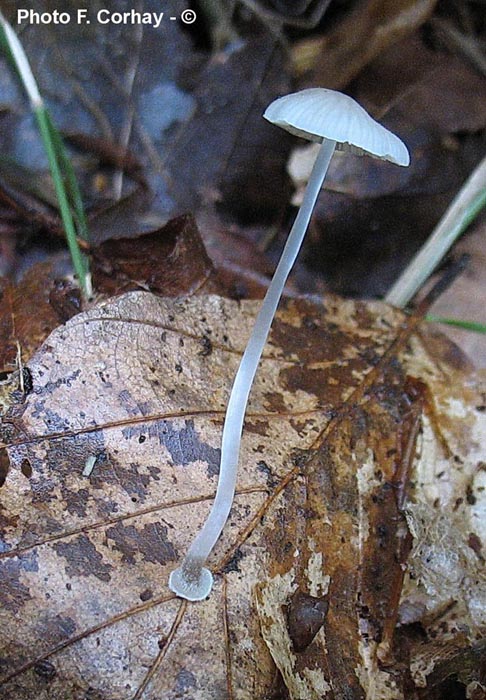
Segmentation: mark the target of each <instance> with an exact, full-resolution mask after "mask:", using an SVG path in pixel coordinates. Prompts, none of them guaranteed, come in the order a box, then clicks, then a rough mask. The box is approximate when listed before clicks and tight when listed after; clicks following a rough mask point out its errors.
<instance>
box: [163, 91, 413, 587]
mask: <svg viewBox="0 0 486 700" xmlns="http://www.w3.org/2000/svg"><path fill="white" fill-rule="evenodd" d="M264 117H265V119H268V121H270V122H272V123H273V124H276V125H278V126H281V127H282V128H284V129H286V130H287V131H290V133H292V134H296V135H297V136H302V137H303V138H306V139H309V140H310V141H318V142H320V143H321V144H322V145H321V147H320V150H319V153H318V155H317V159H316V161H315V164H314V167H313V170H312V173H311V175H310V178H309V182H308V184H307V188H306V191H305V194H304V198H303V201H302V205H301V207H300V209H299V212H298V214H297V217H296V219H295V221H294V224H293V226H292V229H291V231H290V234H289V237H288V239H287V243H286V245H285V248H284V250H283V253H282V256H281V258H280V261H279V263H278V265H277V269H276V270H275V274H274V276H273V279H272V281H271V283H270V286H269V288H268V291H267V293H266V295H265V299H264V300H263V303H262V306H261V309H260V312H259V314H258V316H257V318H256V321H255V325H254V327H253V331H252V334H251V336H250V339H249V340H248V344H247V346H246V349H245V351H244V353H243V357H242V359H241V362H240V366H239V368H238V371H237V373H236V377H235V380H234V383H233V387H232V390H231V395H230V398H229V401H228V408H227V411H226V418H225V423H224V428H223V437H222V446H221V465H220V472H219V481H218V487H217V491H216V497H215V500H214V503H213V507H212V509H211V512H210V514H209V516H208V519H207V520H206V522H205V524H204V526H203V528H202V530H201V532H200V533H199V534H198V535H197V537H196V539H195V540H194V542H193V543H192V545H191V546H190V548H189V550H188V552H187V554H186V557H185V558H184V560H183V562H182V564H181V566H180V567H179V568H178V569H176V570H175V571H173V572H172V573H171V575H170V578H169V587H170V589H171V590H172V591H173V592H174V593H176V594H177V595H178V596H180V597H182V598H186V599H187V600H191V601H196V600H203V599H204V598H206V597H207V596H208V594H209V593H210V591H211V588H212V585H213V576H212V574H211V572H210V571H209V569H207V568H206V567H205V566H204V564H205V563H206V560H207V558H208V556H209V554H210V553H211V551H212V549H213V547H214V545H215V544H216V542H217V540H218V539H219V536H220V535H221V532H222V530H223V527H224V525H225V523H226V520H227V518H228V515H229V513H230V510H231V506H232V503H233V498H234V494H235V487H236V473H237V468H238V457H239V449H240V442H241V434H242V431H243V420H244V417H245V411H246V405H247V402H248V396H249V393H250V389H251V386H252V384H253V379H254V377H255V373H256V370H257V367H258V363H259V362H260V358H261V355H262V352H263V348H264V346H265V343H266V341H267V336H268V333H269V331H270V326H271V324H272V321H273V317H274V316H275V312H276V310H277V306H278V303H279V301H280V297H281V296H282V292H283V289H284V286H285V282H286V280H287V277H288V275H289V273H290V270H291V269H292V266H293V264H294V262H295V259H296V257H297V254H298V252H299V249H300V246H301V244H302V241H303V238H304V235H305V232H306V230H307V226H308V224H309V220H310V217H311V214H312V210H313V208H314V204H315V202H316V200H317V196H318V194H319V191H320V189H321V187H322V183H323V181H324V177H325V175H326V172H327V169H328V166H329V163H330V160H331V158H332V156H333V153H334V151H335V149H339V150H350V151H351V152H352V153H356V154H359V155H362V154H364V153H367V154H369V155H371V156H373V157H375V158H380V159H382V160H389V161H391V162H392V163H395V164H397V165H408V164H409V161H410V158H409V154H408V151H407V148H406V146H405V145H404V144H403V143H402V141H400V139H399V138H398V137H397V136H395V135H394V134H392V133H391V132H390V131H388V129H385V127H383V126H381V124H378V122H376V121H375V120H374V119H372V118H371V117H370V116H369V114H368V113H367V112H366V111H365V110H364V109H363V108H362V107H361V106H360V105H359V104H358V103H357V102H355V100H353V99H352V98H351V97H348V96H347V95H343V94H342V93H340V92H336V91H334V90H327V89H325V88H311V89H308V90H302V91H301V92H296V93H293V94H291V95H286V96H285V97H281V98H279V99H277V100H275V101H274V102H272V103H271V104H270V106H269V107H268V108H267V110H266V112H265V114H264Z"/></svg>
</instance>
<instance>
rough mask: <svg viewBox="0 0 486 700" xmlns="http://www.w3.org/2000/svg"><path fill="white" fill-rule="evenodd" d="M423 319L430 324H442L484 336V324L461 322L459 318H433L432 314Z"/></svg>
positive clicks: (485, 332)
mask: <svg viewBox="0 0 486 700" xmlns="http://www.w3.org/2000/svg"><path fill="white" fill-rule="evenodd" d="M425 319H426V320H427V321H430V322H432V323H443V324H445V325H446V326H455V327H456V328H464V330H466V331H473V332H474V333H484V334H486V324H484V323H476V322H475V321H463V320H461V319H460V318H443V317H442V316H435V315H434V314H427V316H426V317H425Z"/></svg>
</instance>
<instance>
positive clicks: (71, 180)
mask: <svg viewBox="0 0 486 700" xmlns="http://www.w3.org/2000/svg"><path fill="white" fill-rule="evenodd" d="M0 45H1V46H2V47H3V48H4V50H5V52H6V54H7V57H8V58H9V59H10V60H11V61H12V62H13V64H14V66H15V68H16V71H17V73H18V75H19V77H20V79H21V81H22V84H23V86H24V88H25V90H26V92H27V94H28V96H29V100H30V103H31V107H32V110H33V112H34V114H35V117H36V121H37V125H38V128H39V132H40V135H41V138H42V141H43V144H44V148H45V151H46V154H47V159H48V162H49V168H50V170H51V174H52V179H53V182H54V187H55V191H56V196H57V200H58V204H59V211H60V213H61V219H62V222H63V226H64V230H65V233H66V240H67V243H68V247H69V251H70V254H71V258H72V261H73V267H74V271H75V273H76V275H77V277H78V279H79V283H80V285H81V289H82V290H83V293H84V294H85V296H87V297H90V296H91V294H92V288H91V276H90V273H89V261H88V258H87V257H86V256H85V255H84V254H83V253H82V252H81V250H80V248H79V244H78V237H79V238H82V239H84V240H86V241H87V240H88V226H87V221H86V216H85V213H84V208H83V204H82V199H81V194H80V191H79V188H78V185H77V182H76V177H75V175H74V170H73V167H72V165H71V162H70V160H69V158H68V157H67V155H66V151H65V148H64V144H63V141H62V139H61V136H60V134H59V132H58V131H57V129H56V127H55V126H54V124H53V122H52V119H51V118H50V115H49V113H48V111H47V109H46V107H45V105H44V102H43V100H42V97H41V95H40V93H39V89H38V87H37V83H36V80H35V78H34V75H33V73H32V70H31V68H30V65H29V62H28V59H27V56H26V54H25V51H24V50H23V48H22V45H21V43H20V41H19V39H18V37H17V35H16V34H15V32H14V31H13V29H12V27H11V26H10V24H9V23H8V22H7V21H6V19H5V18H4V16H3V15H2V13H1V12H0Z"/></svg>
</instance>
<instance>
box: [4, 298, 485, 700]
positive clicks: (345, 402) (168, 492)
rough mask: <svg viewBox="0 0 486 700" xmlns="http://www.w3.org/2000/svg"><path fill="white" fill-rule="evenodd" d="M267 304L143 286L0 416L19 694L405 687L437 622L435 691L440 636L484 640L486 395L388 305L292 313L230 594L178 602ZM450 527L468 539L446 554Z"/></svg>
mask: <svg viewBox="0 0 486 700" xmlns="http://www.w3.org/2000/svg"><path fill="white" fill-rule="evenodd" d="M257 307H258V303H255V302H234V301H230V300H227V299H223V298H220V297H217V296H201V297H194V298H190V299H184V298H182V299H172V300H171V299H162V298H158V297H155V296H152V295H151V294H149V293H146V292H130V293H128V294H126V295H124V296H121V297H119V298H118V299H115V300H114V301H108V302H105V303H102V304H100V305H98V306H96V307H94V308H93V309H91V310H89V311H86V312H85V313H83V314H79V315H77V316H75V317H74V318H72V319H71V320H70V321H68V322H67V323H66V324H65V325H64V326H61V327H59V328H58V329H56V330H54V332H53V333H51V335H50V336H49V337H48V339H47V340H46V342H45V343H44V344H43V345H42V346H41V348H40V349H39V351H38V352H37V353H36V354H35V355H34V357H33V358H32V359H31V361H30V362H29V363H28V368H29V371H30V373H31V376H32V391H31V392H30V393H29V394H28V395H26V396H24V397H23V400H19V402H17V403H15V404H14V405H12V406H11V407H10V409H9V410H8V412H7V414H6V416H5V417H4V418H3V421H2V426H1V430H2V432H1V435H2V440H3V443H4V447H3V448H2V450H1V454H2V464H3V465H4V466H5V467H6V468H8V467H9V469H8V474H5V477H6V479H5V484H4V486H3V487H2V492H1V495H2V505H1V510H0V522H1V524H2V530H3V536H2V547H3V552H2V554H1V555H0V562H1V567H2V576H1V581H2V584H1V585H2V610H1V613H0V614H1V626H2V632H3V634H2V646H3V649H2V652H1V658H2V663H1V669H2V674H3V683H2V695H3V697H5V698H7V699H9V700H10V699H12V700H23V698H32V697H36V698H44V697H45V698H49V699H50V700H52V699H54V700H55V699H56V698H65V697H69V698H73V700H74V699H76V698H85V697H86V696H87V694H88V695H89V694H91V695H89V697H96V698H103V700H107V699H108V698H110V699H111V698H113V700H114V699H115V698H116V699H117V700H123V699H125V698H126V699H127V700H128V699H129V698H130V699H131V700H132V699H133V700H135V699H137V698H140V699H142V698H143V699H144V700H149V699H151V700H152V699H153V700H155V699H156V698H157V699H158V698H161V697H163V698H164V699H165V698H167V699H168V700H170V699H172V698H174V699H175V698H184V697H186V698H191V699H192V700H197V699H198V698H201V699H204V700H209V699H211V698H214V700H216V699H218V700H220V699H222V698H228V699H229V700H230V699H231V700H236V699H238V700H239V699H241V700H246V699H247V698H248V700H249V699H250V698H252V699H255V698H261V699H262V700H263V698H266V697H270V696H271V694H272V693H274V692H277V689H278V687H279V686H278V684H279V683H280V688H281V684H282V680H280V681H278V678H279V674H280V677H281V679H283V684H284V685H285V687H286V688H287V690H288V693H289V695H290V698H292V699H293V700H307V699H309V700H313V699H317V698H323V697H329V698H341V697H345V696H346V697H353V698H361V697H365V694H366V693H368V697H382V698H404V697H407V696H406V695H404V693H405V690H404V687H405V685H406V682H409V681H408V679H409V676H410V673H411V672H410V671H409V670H406V668H405V669H404V666H403V664H402V665H400V663H398V661H397V658H395V657H394V643H395V641H396V638H397V636H398V637H399V635H400V634H401V631H400V632H399V633H398V635H397V633H396V631H395V626H396V624H397V623H401V624H402V627H403V630H406V625H407V624H408V623H412V622H417V621H419V622H420V621H423V624H424V626H425V627H426V625H427V624H429V625H430V631H431V637H430V638H427V640H426V641H423V640H422V641H421V645H418V647H419V648H417V649H412V652H411V654H412V656H411V658H410V661H409V668H412V671H413V673H415V675H414V676H413V678H414V680H415V681H416V682H417V684H418V685H420V684H421V683H423V680H424V678H426V676H427V674H428V669H432V668H433V667H434V663H433V660H434V659H435V660H436V661H437V663H438V662H439V660H440V653H439V652H438V653H437V655H436V656H435V657H434V656H433V655H432V659H433V660H432V661H430V658H429V666H427V668H425V670H424V668H423V665H422V666H421V665H420V658H422V657H423V656H424V654H425V653H426V652H427V650H428V644H427V642H431V640H432V639H434V644H435V645H437V644H438V643H440V642H441V641H442V640H444V643H445V641H450V640H452V641H457V639H458V637H460V640H459V641H460V643H459V642H458V647H461V644H462V648H463V649H467V648H469V647H471V645H473V644H474V643H475V642H476V641H477V639H478V638H480V637H481V630H482V629H484V625H485V617H486V607H485V600H484V597H485V595H486V589H485V586H484V557H483V553H482V552H483V551H484V550H483V549H482V548H483V547H484V537H485V533H484V532H483V530H482V526H481V525H480V522H481V521H480V517H479V516H480V513H481V511H482V509H483V508H484V489H483V487H482V486H481V484H482V479H483V474H484V447H483V438H482V435H483V434H484V427H485V426H484V422H485V413H484V403H485V388H484V386H482V388H481V383H480V378H475V377H474V376H473V375H472V374H471V373H470V367H469V366H467V365H464V363H463V361H462V360H461V357H460V356H457V355H455V354H454V352H453V349H452V346H451V345H450V344H448V343H447V342H445V341H444V340H437V338H435V337H434V338H429V336H428V335H427V334H426V333H425V332H424V331H419V332H418V333H415V332H414V331H415V330H416V329H415V326H416V319H414V318H413V317H412V318H410V319H407V318H406V317H405V316H404V315H402V314H401V313H399V312H397V311H394V310H392V309H391V308H389V307H386V306H385V305H383V304H380V303H371V302H370V303H366V304H365V303H363V302H352V301H341V300H338V299H335V298H332V297H330V298H329V299H328V300H326V301H325V302H324V304H321V303H319V304H317V303H313V302H312V301H308V300H307V301H306V300H302V299H296V300H292V301H287V302H286V303H285V305H284V306H283V308H282V309H281V310H280V312H279V316H278V319H277V321H276V322H275V325H274V327H273V330H272V334H271V340H270V343H269V345H268V346H267V349H266V352H265V356H264V358H263V360H262V365H261V367H260V370H259V373H258V374H257V379H256V384H255V387H254V389H253V392H252V395H251V399H250V407H249V411H248V415H247V419H246V428H245V433H244V440H243V451H242V456H241V462H240V472H239V478H238V487H237V496H236V500H235V503H234V506H233V509H232V514H231V519H230V522H229V524H228V526H227V527H226V528H225V530H224V533H223V536H222V538H221V540H220V542H219V543H218V544H217V547H216V549H215V551H214V553H213V554H212V556H211V561H210V566H211V569H212V570H213V572H214V573H215V578H216V585H215V588H214V592H213V593H212V594H211V596H210V597H209V599H208V600H206V601H204V602H202V603H197V604H187V603H186V602H182V601H180V600H179V599H177V598H175V597H174V596H173V595H172V594H171V592H170V591H169V589H168V586H167V579H168V575H169V573H170V571H171V570H172V569H173V568H175V566H176V565H177V563H178V562H179V561H180V559H181V556H182V555H183V554H184V552H185V550H186V548H187V544H188V543H189V542H190V540H191V539H192V537H193V534H194V532H195V531H196V530H197V529H199V528H200V527H201V526H202V523H203V522H204V519H205V517H206V516H207V514H208V512H209V507H210V503H211V499H212V497H213V495H214V491H215V487H216V481H217V474H218V467H219V441H220V433H221V428H222V420H223V415H224V410H225V405H226V400H227V395H228V391H229V388H230V384H231V380H232V377H233V374H234V371H235V369H236V367H237V364H238V361H239V356H240V354H241V352H242V350H243V347H244V344H245V341H246V337H247V335H248V333H249V331H250V328H251V325H252V322H253V317H254V315H255V313H256V311H257ZM432 356H434V357H435V358H436V359H432ZM481 392H482V393H481ZM481 430H482V431H483V432H482V433H481ZM5 470H6V469H5ZM5 470H4V471H5ZM405 495H408V498H409V499H410V502H411V504H412V505H410V506H407V508H406V509H405ZM449 514H450V517H448V515H449ZM428 523H430V525H429V524H428ZM434 523H435V525H434ZM409 531H410V532H411V533H412V534H413V535H414V536H415V541H414V542H412V539H411V537H410V534H409ZM444 532H447V533H449V532H451V533H453V535H451V543H454V544H457V545H458V546H457V547H454V549H452V548H449V547H448V544H449V543H448V540H447V539H446V540H445V541H444V546H443V547H442V549H437V548H436V544H437V542H436V539H437V535H438V534H439V533H440V534H441V536H443V534H444ZM434 548H435V549H434ZM431 551H433V552H434V551H435V552H436V554H435V555H434V556H435V557H436V558H435V560H434V559H432V564H430V552H431ZM458 557H459V559H458ZM407 561H408V565H407ZM441 566H442V567H445V568H446V570H447V571H448V572H449V577H448V580H447V581H445V582H444V581H443V580H442V579H443V578H444V577H443V576H442V579H441V575H440V572H441ZM406 569H407V570H408V572H409V573H407V574H406V571H405V570H406ZM404 577H405V580H404ZM451 581H452V584H451ZM473 581H475V582H476V584H475V587H474V589H473V592H471V593H468V595H464V593H465V592H466V591H468V590H469V588H470V585H471V582H473ZM402 587H403V591H404V594H403V598H402V602H401V604H400V596H401V594H402ZM451 606H452V607H451ZM454 608H455V609H456V613H457V610H458V609H459V610H460V611H461V615H460V617H459V618H458V617H457V616H456V615H455V614H453V613H451V609H452V610H453V609H454ZM417 610H419V611H420V612H419V613H417ZM410 611H415V613H414V614H415V617H414V614H413V613H412V612H410ZM434 616H435V623H433V622H432V618H434ZM422 618H424V620H423V619H422ZM427 620H428V621H429V622H428V623H427ZM444 630H445V631H444ZM403 634H405V632H404V633H403ZM439 649H440V644H439ZM414 654H415V656H414ZM421 655H422V656H421ZM414 663H415V666H414ZM405 666H406V665H405ZM46 669H47V670H46ZM277 669H278V672H277Z"/></svg>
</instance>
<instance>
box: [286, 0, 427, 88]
mask: <svg viewBox="0 0 486 700" xmlns="http://www.w3.org/2000/svg"><path fill="white" fill-rule="evenodd" d="M436 2H437V0H394V2H384V1H383V0H366V2H362V3H358V4H357V5H356V6H355V7H354V8H353V9H352V11H351V12H348V13H346V14H345V15H344V17H343V18H342V20H341V21H340V22H339V23H337V24H336V25H335V26H333V27H332V28H331V29H330V30H329V31H328V32H327V33H326V34H324V36H322V37H318V38H311V39H303V40H302V41H301V42H299V43H297V44H296V45H295V46H294V48H293V58H294V62H295V64H296V67H297V70H298V72H299V73H300V74H301V75H302V74H305V84H306V85H307V86H308V87H310V86H314V87H315V86H316V85H320V86H322V87H328V88H333V89H336V90H341V89H342V88H343V87H345V86H346V85H347V84H348V83H349V82H350V81H351V80H352V79H353V78H355V77H356V76H357V75H358V73H359V72H360V71H361V70H362V69H363V68H364V67H365V66H366V65H367V64H368V63H370V61H372V60H373V59H374V58H375V57H376V56H378V55H379V54H380V53H381V52H382V51H384V50H385V49H386V48H387V47H388V46H390V44H394V43H396V42H398V41H400V39H402V38H403V37H405V36H407V35H408V34H411V33H412V32H413V31H414V30H415V29H417V27H420V26H421V25H422V24H423V23H424V22H425V21H426V20H427V19H428V18H429V17H430V15H431V14H432V12H433V10H434V7H435V5H436Z"/></svg>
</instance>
